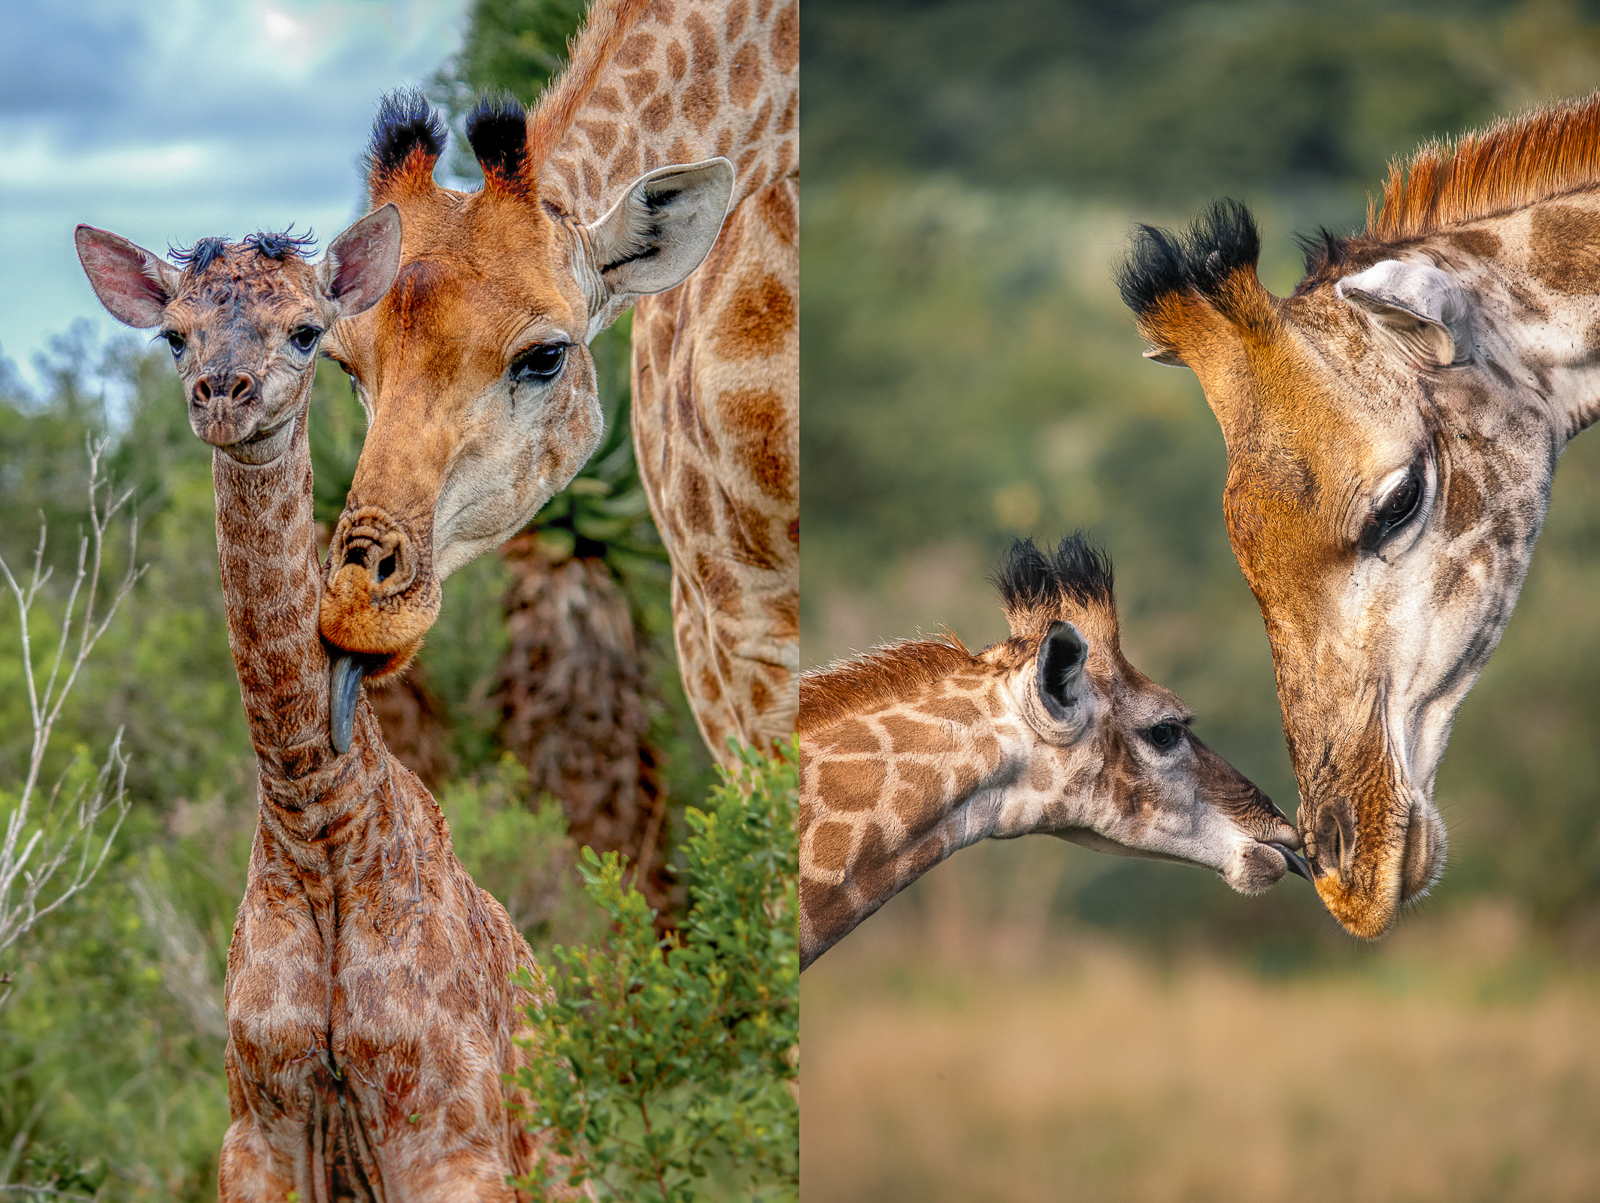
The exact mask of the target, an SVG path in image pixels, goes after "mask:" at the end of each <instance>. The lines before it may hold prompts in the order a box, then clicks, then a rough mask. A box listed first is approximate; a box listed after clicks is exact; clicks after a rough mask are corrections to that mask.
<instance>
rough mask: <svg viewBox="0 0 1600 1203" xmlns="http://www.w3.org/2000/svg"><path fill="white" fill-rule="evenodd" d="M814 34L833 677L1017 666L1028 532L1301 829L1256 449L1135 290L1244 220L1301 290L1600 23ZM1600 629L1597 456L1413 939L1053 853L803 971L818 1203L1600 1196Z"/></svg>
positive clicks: (941, 6)
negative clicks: (941, 629)
mask: <svg viewBox="0 0 1600 1203" xmlns="http://www.w3.org/2000/svg"><path fill="white" fill-rule="evenodd" d="M802 34H803V59H802V70H803V72H804V78H805V88H806V104H805V111H804V127H803V131H802V134H803V139H804V143H803V144H804V148H805V172H806V187H805V195H804V201H803V209H802V220H803V223H804V238H803V243H802V245H803V247H804V278H805V291H804V301H803V304H804V327H805V339H804V342H803V344H802V356H803V369H802V370H803V376H802V379H803V382H804V414H805V419H804V422H803V424H802V456H803V472H804V479H805V490H804V498H805V501H804V506H805V528H806V551H805V589H804V591H803V599H802V630H803V651H802V656H803V660H804V662H805V663H806V664H808V665H821V664H825V663H826V662H828V661H829V660H831V659H833V658H835V657H838V656H842V655H846V654H848V653H849V652H850V651H851V650H853V649H863V648H866V647H869V646H871V645H873V644H874V643H877V642H880V641H883V640H887V639H891V638H898V637H904V636H910V635H914V634H916V633H917V632H918V631H922V632H927V633H931V632H933V631H935V630H936V629H937V628H938V626H939V625H940V624H947V625H948V626H950V627H951V628H952V629H953V630H954V631H956V632H957V633H958V634H960V635H961V636H962V638H963V639H964V640H966V641H967V643H968V644H969V645H971V646H975V647H978V646H982V645H984V644H985V643H987V642H990V641H992V640H994V639H997V638H999V637H1001V636H1002V635H1003V634H1004V633H1005V624H1004V621H1003V618H1002V617H1001V614H1000V612H999V608H998V606H997V605H996V603H995V600H994V596H993V593H992V590H991V588H990V586H989V584H988V582H987V580H986V578H987V576H988V574H989V573H990V572H991V571H992V568H993V566H994V564H995V563H996V561H997V559H998V557H999V556H1000V555H1001V553H1002V552H1003V550H1004V549H1005V547H1006V545H1007V544H1008V542H1009V541H1010V540H1011V539H1012V538H1013V537H1014V536H1018V535H1033V536H1036V537H1039V538H1041V539H1049V540H1053V539H1056V538H1059V537H1060V536H1061V535H1063V534H1066V533H1068V532H1070V531H1072V530H1075V529H1079V528H1083V529H1086V530H1088V531H1089V532H1091V533H1092V534H1093V535H1094V536H1095V537H1096V538H1098V539H1099V540H1100V541H1102V542H1103V543H1104V545H1105V546H1106V547H1107V549H1108V550H1109V551H1110V553H1111V556H1112V558H1113V560H1114V561H1115V564H1116V570H1117V593H1118V598H1119V601H1120V603H1121V611H1122V615H1123V646H1124V649H1125V650H1126V652H1127V654H1128V656H1129V658H1130V659H1131V660H1132V661H1133V662H1134V663H1135V664H1137V665H1138V666H1139V667H1140V668H1142V669H1143V670H1144V671H1145V672H1146V673H1148V674H1150V675H1151V676H1153V677H1154V678H1156V679H1157V680H1159V681H1161V682H1163V683H1164V684H1166V685H1168V686H1170V687H1171V688H1173V689H1175V690H1176V691H1177V692H1178V693H1179V695H1180V696H1182V697H1183V698H1184V699H1185V700H1186V701H1187V702H1188V703H1189V705H1190V706H1191V707H1192V708H1193V710H1194V711H1195V713H1196V714H1197V715H1198V720H1197V724H1196V727H1197V731H1198V732H1199V734H1200V735H1201V736H1202V737H1203V738H1204V739H1205V740H1206V741H1207V742H1208V743H1210V744H1211V745H1212V746H1213V747H1215V748H1217V749H1218V750H1219V751H1220V752H1222V753H1223V754H1224V755H1225V756H1227V757H1228V758H1229V759H1230V760H1232V761H1233V762H1234V763H1235V764H1236V765H1237V766H1238V767H1239V768H1240V769H1241V770H1243V771H1244V772H1245V773H1246V774H1247V775H1249V776H1250V777H1252V778H1253V779H1254V780H1255V781H1256V782H1258V783H1259V784H1260V785H1261V786H1262V787H1263V788H1264V789H1265V790H1266V791H1267V792H1268V793H1270V794H1271V795H1272V796H1273V797H1274V798H1276V799H1277V800H1278V801H1279V803H1280V804H1281V805H1283V806H1284V808H1285V809H1286V810H1289V811H1291V812H1292V810H1293V807H1294V799H1295V791H1294V785H1293V778H1292V775H1291V772H1290V768H1289V762H1288V758H1287V755H1286V753H1285V750H1284V747H1283V734H1282V729H1281V726H1280V719H1279V712H1278V706H1277V699H1276V694H1275V691H1274V686H1273V678H1272V668H1271V660H1270V656H1269V653H1268V649H1267V645H1266V640H1265V638H1264V635H1263V632H1262V628H1261V620H1260V615H1259V611H1258V610H1257V608H1256V605H1255V602H1254V599H1253V598H1252V597H1251V595H1250V593H1249V591H1248V589H1247V588H1246V586H1245V585H1244V582H1243V580H1242V578H1241V576H1240V574H1239V571H1238V568H1237V566H1236V564H1235V562H1234V559H1233V556H1232V553H1231V551H1230V549H1229V546H1228V542H1227V538H1226V534H1225V532H1224V530H1223V525H1222V520H1221V519H1222V515H1221V505H1220V501H1221V493H1222V484H1223V470H1224V453H1223V445H1222V438H1221V435H1220V432H1219V431H1218V429H1217V426H1216V423H1215V421H1214V419H1213V418H1212V416H1211V414H1210V412H1209V410H1208V409H1207V408H1206V406H1205V403H1204V400H1203V398H1202V395H1201V391H1200V388H1199V386H1198V384H1197V382H1196V381H1195V379H1194V377H1193V376H1192V375H1191V374H1190V373H1188V372H1186V371H1181V370H1175V369H1172V368H1166V367H1161V366H1158V365H1155V364H1150V363H1147V362H1145V361H1144V360H1142V359H1141V358H1140V351H1141V350H1142V344H1141V342H1140V340H1139V338H1138V337H1137V336H1136V334H1135V332H1134V329H1133V323H1132V320H1131V317H1130V315H1129V314H1128V312H1127V311H1126V310H1125V309H1124V308H1123V306H1122V304H1121V302H1120V300H1119V299H1118V297H1117V293H1116V289H1115V287H1114V285H1113V284H1112V277H1111V268H1112V265H1113V264H1114V263H1115V262H1116V261H1117V260H1118V259H1119V257H1120V255H1121V253H1122V250H1123V247H1124V245H1125V242H1126V237H1127V233H1128V231H1129V229H1130V227H1131V226H1132V224H1133V223H1135V222H1139V221H1145V222H1152V223H1155V224H1162V225H1169V226H1170V225H1174V224H1180V223H1185V222H1187V221H1188V219H1189V218H1190V217H1191V216H1192V215H1193V214H1194V213H1195V212H1196V211H1197V210H1198V209H1199V208H1200V207H1201V206H1203V205H1204V204H1206V203H1207V202H1208V201H1210V200H1211V199H1213V198H1215V197H1217V196H1223V195H1227V196H1233V197H1236V198H1238V199H1240V200H1242V201H1244V202H1246V203H1247V204H1248V205H1250V206H1251V207H1252V209H1253V210H1254V212H1255V214H1256V216H1257V219H1258V221H1259V222H1260V225H1261V228H1262V235H1263V242H1264V251H1263V256H1262V264H1261V275H1262V279H1263V282H1264V283H1265V284H1266V285H1267V286H1268V287H1269V288H1270V289H1272V290H1273V291H1274V292H1277V293H1279V294H1284V293H1287V292H1288V291H1290V290H1291V289H1292V288H1293V286H1294V284H1295V283H1296V281H1297V280H1298V279H1299V278H1300V274H1301V260H1300V255H1299V252H1298V250H1297V248H1296V246H1295V243H1294V237H1293V236H1294V235H1295V234H1296V233H1297V232H1301V233H1306V232H1312V231H1314V230H1315V228H1316V227H1318V226H1319V225H1326V226H1328V227H1329V228H1330V229H1332V230H1334V231H1335V232H1338V233H1345V232H1349V231H1351V230H1354V229H1356V228H1359V227H1360V226H1361V225H1362V224H1363V223H1364V219H1365V213H1366V204H1367V195H1368V194H1369V192H1375V191H1377V189H1378V187H1379V184H1380V182H1381V180H1382V178H1383V174H1384V171H1385V168H1386V165H1387V163H1388V162H1389V160H1390V159H1392V158H1394V157H1396V156H1402V155H1405V154H1408V153H1409V152H1410V151H1411V150H1412V149H1413V148H1414V147H1415V146H1416V145H1417V144H1418V143H1420V142H1421V141H1423V140H1425V139H1428V138H1430V137H1435V136H1446V135H1452V134H1456V133H1459V132H1461V131H1463V130H1466V129H1468V128H1471V127H1473V126H1475V125H1479V124H1482V123H1485V122H1487V121H1489V120H1491V119H1493V118H1494V117H1496V116H1498V115H1510V114H1514V113H1516V112H1517V111H1519V110H1521V109H1523V108H1525V107H1526V106H1528V105H1530V104H1534V103H1538V102H1541V101H1545V100H1549V99H1553V98H1557V97H1564V96H1574V95H1581V94H1584V93H1587V92H1589V91H1590V90H1592V89H1593V88H1594V87H1595V86H1596V85H1597V84H1600V5H1596V4H1592V3H1575V2H1568V0H1522V2H1518V3H1501V2H1497V0H1476V2H1457V3H1427V4H1423V3H1382V4H1380V3H1376V2H1366V0H1319V2H1317V3H1309V2H1306V3H1299V2H1294V0H1235V2H1222V3H1185V2H1173V0H1131V2H1128V3H1119V4H1115V5H1108V4H1100V3H1093V2H1091V0H932V2H922V3H915V2H911V0H807V2H806V5H805V7H804V10H803V17H802ZM1597 595H1600V440H1596V436H1594V435H1592V434H1591V435H1586V436H1584V437H1582V438H1579V439H1578V440H1577V441H1576V442H1575V443H1574V444H1573V446H1572V447H1571V448H1570V449H1569V451H1568V452H1567V454H1566V456H1565V458H1564V459H1563V461H1562V463H1561V466H1560V469H1559V471H1558V472H1557V475H1556V483H1555V495H1554V499H1553V501H1552V504H1551V508H1550V518H1549V521H1548V523H1547V525H1546V527H1545V531H1544V535H1543V537H1542V538H1541V540H1540V543H1539V546H1538V549H1537V552H1536V554H1535V556H1534V561H1533V567H1532V570H1531V572H1530V574H1529V577H1528V581H1527V584H1526V587H1525V588H1524V590H1523V593H1522V599H1521V602H1520V604H1519V607H1518V609H1517V611H1516V615H1515V617H1514V618H1513V620H1512V622H1511V625H1510V629H1509V630H1508V631H1507V633H1506V635H1505V638H1504V640H1503V642H1502V643H1501V646H1500V649H1499V651H1498V652H1497V653H1496V654H1495V656H1494V658H1493V660H1492V661H1491V663H1490V664H1489V667H1488V669H1487V671H1486V672H1485V673H1484V674H1483V677H1482V679H1481V680H1480V682H1479V683H1478V685H1477V687H1476V688H1475V689H1474V690H1473V692H1472V693H1471V694H1470V695H1469V696H1468V698H1467V701H1466V704H1465V705H1464V707H1463V708H1462V711H1461V714H1460V717H1459V719H1458V721H1457V723H1456V726H1455V735H1454V738H1453V740H1452V742H1451V746H1450V749H1449V751H1448V752H1447V754H1446V756H1445V758H1444V762H1443V765H1442V768H1441V770H1440V772H1439V777H1438V784H1437V788H1436V791H1435V799H1436V801H1437V803H1438V804H1439V807H1440V809H1441V811H1442V812H1443V814H1444V816H1445V819H1446V822H1447V823H1448V825H1449V829H1450V839H1451V852H1450V863H1449V868H1448V870H1447V871H1446V873H1445V876H1444V880H1443V881H1442V883H1441V884H1440V885H1439V887H1438V888H1437V889H1436V890H1435V891H1434V892H1433V894H1432V895H1431V896H1430V897H1429V898H1427V899H1426V900H1424V901H1423V902H1422V903H1421V904H1420V905H1418V906H1416V907H1413V908H1412V909H1411V910H1410V911H1408V912H1407V913H1406V915H1404V916H1403V917H1402V919H1401V921H1400V922H1399V924H1398V925H1397V930H1396V932H1395V933H1394V934H1393V935H1392V936H1391V937H1390V938H1389V939H1387V940H1386V941H1384V942H1382V943H1381V944H1377V945H1374V946H1363V945H1358V944H1356V943H1355V942H1354V941H1352V940H1351V939H1349V938H1348V937H1346V936H1344V935H1343V934H1342V933H1341V932H1340V930H1339V929H1338V928H1337V926H1336V924H1335V923H1334V922H1333V921H1332V920H1331V919H1330V918H1329V917H1328V916H1327V915H1326V913H1325V912H1324V911H1323V910H1322V908H1321V906H1320V904H1319V903H1318V902H1317V900H1316V897H1315V895H1314V893H1313V891H1312V890H1311V889H1310V888H1308V887H1307V885H1306V883H1304V882H1302V881H1299V880H1296V879H1293V878H1291V879H1288V880H1286V881H1285V882H1284V883H1282V884H1281V885H1280V886H1279V887H1278V888H1277V889H1275V890H1274V891H1273V892H1272V893H1271V894H1269V895H1267V896H1266V897H1263V898H1256V899H1247V898H1242V897H1240V896H1238V895H1235V894H1233V893H1231V892H1230V891H1229V890H1228V889H1227V888H1226V886H1225V885H1223V883H1222V882H1221V881H1220V879H1218V878H1216V877H1214V876H1212V875H1209V874H1206V873H1203V872H1201V871H1198V870H1190V869H1185V868H1178V867H1173V866H1165V865H1157V864H1152V863H1149V862H1141V861H1131V860H1118V859H1113V858H1109V857H1104V856H1099V855H1096V854H1094V853H1090V852H1086V851H1083V850H1081V849H1077V848H1074V847H1071V846H1069V845H1065V844H1061V843H1059V842H1057V841H1052V840H1049V839H1048V838H1042V837H1031V838H1026V839H1022V840H1019V841H1016V842H1014V843H1009V844H999V843H991V844H989V845H987V846H983V847H979V848H975V849H971V850H968V851H965V852H962V853H961V854H959V855H958V856H956V857H955V858H953V859H952V860H951V861H949V862H947V863H946V864H944V865H942V866H940V867H939V868H938V869H936V870H935V871H934V872H932V873H931V874H929V876H928V877H927V878H925V879H924V880H923V881H922V882H920V883H918V885H916V886H914V887H913V888H912V889H910V890H908V891H907V892H906V893H905V894H903V895H901V896H900V897H899V898H897V899H896V900H895V901H894V902H893V903H891V904H890V905H889V906H888V907H886V908H885V909H884V910H883V911H882V912H880V913H879V914H878V915H877V916H876V917H874V918H873V919H872V920H870V921H869V922H868V923H866V924H865V925H864V926H863V927H862V928H860V929H858V931H857V932H855V933H854V934H852V935H851V936H850V937H849V938H847V939H846V940H845V941H844V942H843V943H842V944H841V945H839V946H838V947H836V948H835V949H833V950H832V951H831V952H829V953H828V954H827V956H825V957H824V958H823V959H822V960H821V961H819V962H818V963H817V965H816V966H814V967H813V968H812V969H810V970H809V971H808V972H807V973H806V975H805V977H804V979H803V993H802V999H803V1001H802V1006H803V1015H804V1033H805V1039H804V1045H805V1055H804V1062H803V1065H804V1091H805V1094H804V1099H805V1123H804V1127H803V1134H802V1181H803V1183H804V1191H805V1196H806V1198H807V1199H815V1200H829V1201H833V1200H862V1201H866V1200H873V1201H888V1203H893V1201H900V1200H904V1201H907V1203H909V1201H911V1200H917V1201H925V1200H940V1199H949V1200H1008V1201H1009V1200H1047V1199H1048V1200H1055V1199H1065V1198H1083V1199H1096V1200H1124V1199H1125V1200H1213V1199H1215V1200H1242V1199H1251V1200H1255V1199H1260V1200H1276V1199H1283V1198H1288V1197H1293V1198H1296V1199H1298V1200H1302V1201H1307V1200H1322V1199H1328V1200H1334V1199H1349V1198H1361V1199H1394V1200H1401V1199H1404V1200H1433V1199H1485V1200H1487V1199H1497V1200H1498V1199H1541V1200H1549V1199H1572V1200H1577V1199H1594V1198H1600V1145H1597V1144H1596V1142H1595V1141H1594V1133H1595V1131H1596V1130H1597V1127H1600V1053H1597V1052H1596V1049H1595V1047H1594V1042H1593V1040H1592V1039H1588V1038H1586V1033H1592V1032H1593V1031H1595V1030H1596V1027H1597V1025H1600V773H1597V771H1596V770H1597V764H1596V759H1597V755H1596V739H1595V735H1594V733H1595V732H1596V731H1597V730H1600V689H1597V687H1596V683H1595V677H1596V668H1597V666H1600V615H1597V611H1596V607H1595V605H1594V599H1595V597H1596V596H1597Z"/></svg>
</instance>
